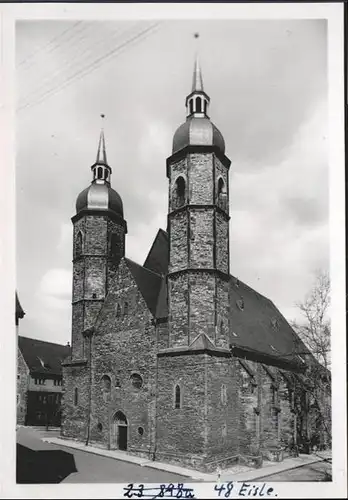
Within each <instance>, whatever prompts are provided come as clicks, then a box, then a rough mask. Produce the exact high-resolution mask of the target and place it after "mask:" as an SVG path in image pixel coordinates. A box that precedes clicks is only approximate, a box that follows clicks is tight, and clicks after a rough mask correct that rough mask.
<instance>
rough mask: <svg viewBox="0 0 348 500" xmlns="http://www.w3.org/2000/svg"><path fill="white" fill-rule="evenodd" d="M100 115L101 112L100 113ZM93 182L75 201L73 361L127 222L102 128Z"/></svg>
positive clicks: (82, 350) (81, 351) (81, 353)
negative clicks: (113, 182) (113, 186)
mask: <svg viewBox="0 0 348 500" xmlns="http://www.w3.org/2000/svg"><path fill="white" fill-rule="evenodd" d="M102 117H103V115H102ZM91 170H92V181H91V184H90V186H88V187H87V188H86V189H84V190H83V191H82V192H81V193H80V194H79V195H78V197H77V200H76V215H74V217H72V219H71V220H72V223H73V225H74V231H73V294H72V346H71V348H72V360H82V359H84V358H86V345H85V342H86V340H85V336H84V332H86V331H88V329H89V328H90V327H91V326H93V324H94V322H95V319H96V317H97V314H98V312H99V310H100V308H101V306H102V303H103V301H104V299H105V297H106V294H107V292H108V287H109V283H110V281H111V280H112V278H113V276H114V274H115V272H116V269H117V267H118V264H119V262H120V260H121V258H122V257H123V256H124V254H125V235H126V233H127V223H126V221H125V220H124V218H123V204H122V200H121V197H120V196H119V194H118V193H117V192H116V191H114V190H113V189H112V188H111V174H112V170H111V167H110V166H109V164H108V161H107V157H106V148H105V138H104V130H103V129H102V130H101V133H100V138H99V145H98V151H97V158H96V161H95V163H94V164H93V165H92V167H91Z"/></svg>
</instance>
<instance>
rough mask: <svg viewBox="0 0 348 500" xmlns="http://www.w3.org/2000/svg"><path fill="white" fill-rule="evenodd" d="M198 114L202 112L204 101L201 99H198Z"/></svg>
mask: <svg viewBox="0 0 348 500" xmlns="http://www.w3.org/2000/svg"><path fill="white" fill-rule="evenodd" d="M196 112H197V113H201V112H202V99H201V98H200V97H197V98H196Z"/></svg>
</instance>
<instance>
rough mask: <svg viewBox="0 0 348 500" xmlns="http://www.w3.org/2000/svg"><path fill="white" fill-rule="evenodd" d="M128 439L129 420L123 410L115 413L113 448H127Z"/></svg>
mask: <svg viewBox="0 0 348 500" xmlns="http://www.w3.org/2000/svg"><path fill="white" fill-rule="evenodd" d="M127 440H128V422H127V418H126V416H125V414H124V413H122V411H118V412H116V413H115V415H114V419H113V423H112V444H113V448H116V449H118V450H126V449H127Z"/></svg>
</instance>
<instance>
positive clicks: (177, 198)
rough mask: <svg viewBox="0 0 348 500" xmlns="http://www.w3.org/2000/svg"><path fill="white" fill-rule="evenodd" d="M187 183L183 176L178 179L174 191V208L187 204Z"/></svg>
mask: <svg viewBox="0 0 348 500" xmlns="http://www.w3.org/2000/svg"><path fill="white" fill-rule="evenodd" d="M185 197H186V183H185V179H184V178H183V177H181V175H180V176H179V177H178V178H177V179H176V181H175V185H174V191H173V208H174V209H175V208H179V207H181V206H183V205H184V204H185V201H186V200H185Z"/></svg>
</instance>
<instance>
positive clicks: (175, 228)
mask: <svg viewBox="0 0 348 500" xmlns="http://www.w3.org/2000/svg"><path fill="white" fill-rule="evenodd" d="M187 225H188V224H187V212H186V211H185V212H178V213H176V214H174V215H172V216H171V217H170V247H169V251H170V260H169V262H170V263H169V272H175V271H180V270H182V269H185V268H186V267H187V266H188V260H187V258H188V248H187V231H188V228H187Z"/></svg>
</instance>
